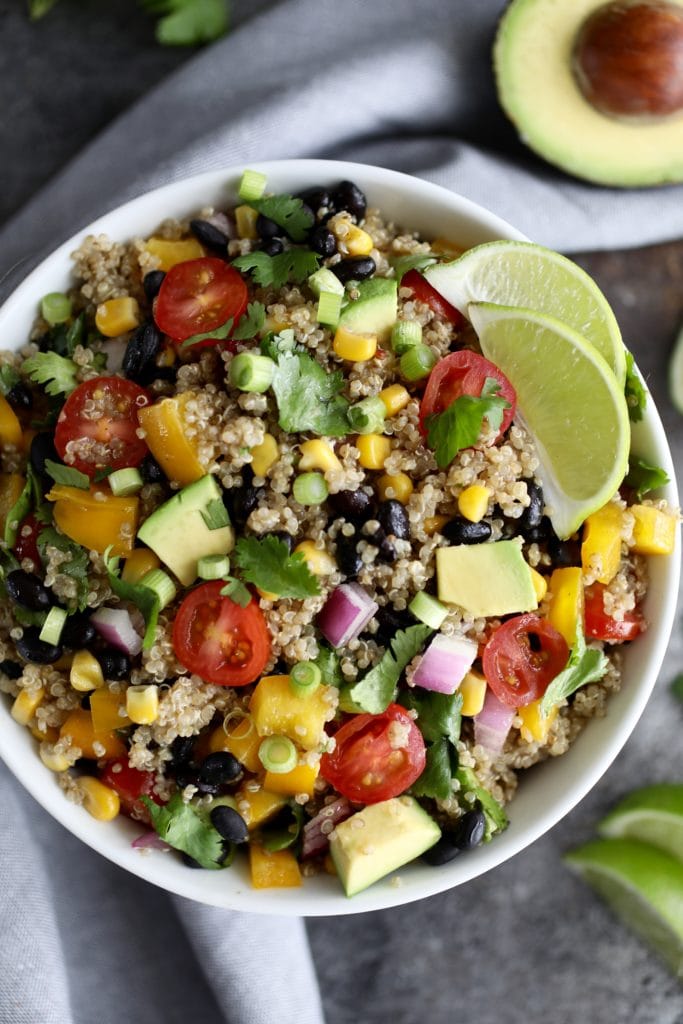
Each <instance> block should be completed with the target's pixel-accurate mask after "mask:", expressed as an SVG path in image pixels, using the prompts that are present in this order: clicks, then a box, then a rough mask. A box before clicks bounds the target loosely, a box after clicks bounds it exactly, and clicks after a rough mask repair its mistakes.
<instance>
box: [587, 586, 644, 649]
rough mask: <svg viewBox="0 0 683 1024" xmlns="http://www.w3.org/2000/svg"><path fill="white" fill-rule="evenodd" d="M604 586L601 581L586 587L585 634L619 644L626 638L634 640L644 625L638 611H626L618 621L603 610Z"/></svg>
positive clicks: (593, 638) (594, 638) (595, 638)
mask: <svg viewBox="0 0 683 1024" xmlns="http://www.w3.org/2000/svg"><path fill="white" fill-rule="evenodd" d="M604 593H605V587H604V586H603V585H602V583H593V584H592V586H590V587H586V590H585V592H584V597H585V602H586V604H585V611H584V616H585V630H586V636H587V637H590V638H591V639H592V640H606V641H607V642H608V643H613V644H621V643H625V641H627V640H635V638H636V637H637V636H638V634H639V633H641V632H642V631H643V627H644V625H645V622H644V619H643V616H642V615H641V614H640V612H639V611H637V610H636V611H632V612H626V614H625V615H624V617H623V619H622V620H621V621H618V620H617V619H615V618H613V617H612V616H611V615H608V614H607V612H606V611H605V604H604Z"/></svg>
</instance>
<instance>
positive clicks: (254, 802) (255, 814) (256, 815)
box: [235, 786, 287, 829]
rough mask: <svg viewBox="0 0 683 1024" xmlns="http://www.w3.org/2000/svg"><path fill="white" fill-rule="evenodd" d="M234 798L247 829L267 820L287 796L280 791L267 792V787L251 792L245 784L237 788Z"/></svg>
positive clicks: (283, 802)
mask: <svg viewBox="0 0 683 1024" xmlns="http://www.w3.org/2000/svg"><path fill="white" fill-rule="evenodd" d="M235 799H236V801H237V810H238V811H239V813H240V814H241V815H242V817H243V818H244V821H245V824H246V826H247V828H249V829H254V828H258V826H259V825H262V824H263V823H264V821H269V820H270V819H271V818H273V817H274V816H275V815H276V814H277V812H278V811H279V810H281V809H282V808H283V807H284V806H285V804H286V803H287V797H285V796H283V794H282V793H269V792H268V790H267V789H257V790H255V791H254V792H253V793H252V792H251V790H249V789H247V788H246V787H245V786H242V788H241V789H240V790H238V792H237V794H236V796H235Z"/></svg>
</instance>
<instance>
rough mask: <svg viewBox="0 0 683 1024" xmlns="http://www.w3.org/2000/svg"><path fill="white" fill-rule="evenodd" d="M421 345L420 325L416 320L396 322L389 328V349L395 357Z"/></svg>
mask: <svg viewBox="0 0 683 1024" xmlns="http://www.w3.org/2000/svg"><path fill="white" fill-rule="evenodd" d="M421 344H422V324H420V323H418V322H417V320H397V321H396V323H395V324H394V326H393V327H392V328H391V348H392V350H393V351H394V352H395V353H396V355H397V356H402V355H403V353H404V352H407V351H408V350H409V349H411V348H415V346H416V345H421Z"/></svg>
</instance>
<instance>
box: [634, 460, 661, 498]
mask: <svg viewBox="0 0 683 1024" xmlns="http://www.w3.org/2000/svg"><path fill="white" fill-rule="evenodd" d="M624 482H625V483H626V484H628V486H629V487H632V488H633V489H634V491H635V492H636V500H637V501H641V500H642V499H643V497H644V496H645V495H646V494H649V493H650V491H656V490H657V489H658V488H659V487H663V486H664V484H668V483H669V477H668V474H667V473H666V471H665V470H663V469H662V468H661V466H653V465H652V464H651V463H650V462H647V461H646V460H645V459H640V458H637V457H636V458H632V459H630V460H629V466H628V474H627V476H626V480H625V481H624Z"/></svg>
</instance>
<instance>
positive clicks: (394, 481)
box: [377, 473, 413, 505]
mask: <svg viewBox="0 0 683 1024" xmlns="http://www.w3.org/2000/svg"><path fill="white" fill-rule="evenodd" d="M377 492H378V494H379V496H380V500H381V501H386V500H387V499H388V498H395V499H396V501H400V502H401V504H402V505H405V504H406V503H407V501H408V498H409V497H410V495H411V494H412V493H413V481H412V480H411V479H410V477H409V476H408V475H407V474H406V473H384V474H383V475H382V476H381V477H380V478H379V480H378V481H377Z"/></svg>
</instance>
